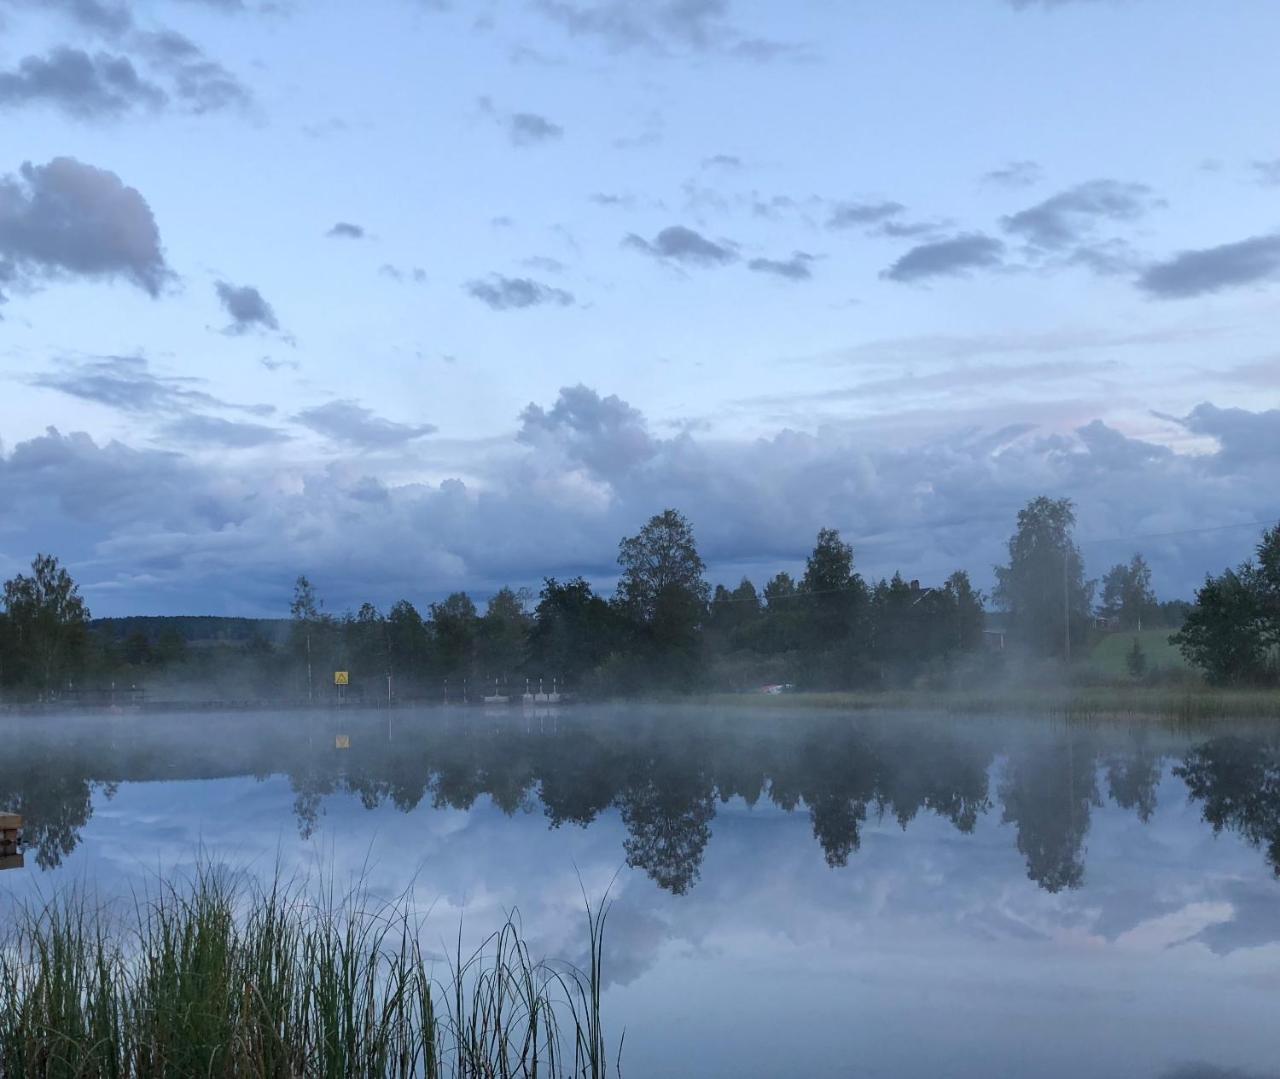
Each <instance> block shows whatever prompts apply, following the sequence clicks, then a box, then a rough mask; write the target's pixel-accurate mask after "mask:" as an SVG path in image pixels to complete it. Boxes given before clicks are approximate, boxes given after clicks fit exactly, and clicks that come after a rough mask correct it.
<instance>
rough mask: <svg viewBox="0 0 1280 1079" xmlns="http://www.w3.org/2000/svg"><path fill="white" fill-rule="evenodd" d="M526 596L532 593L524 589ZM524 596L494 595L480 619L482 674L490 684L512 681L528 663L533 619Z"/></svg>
mask: <svg viewBox="0 0 1280 1079" xmlns="http://www.w3.org/2000/svg"><path fill="white" fill-rule="evenodd" d="M521 592H524V594H525V595H527V594H528V593H527V592H525V590H524V589H521ZM524 608H525V600H524V597H523V596H522V595H519V594H517V593H515V592H513V591H512V590H511V589H510V588H502V589H499V590H498V591H497V592H495V593H494V594H493V596H492V597H491V598H490V600H489V605H488V607H486V608H485V612H484V617H483V618H481V619H480V626H479V641H478V655H479V661H480V673H481V676H482V677H483V678H485V679H486V681H487V680H491V679H497V678H508V677H510V676H511V675H513V674H515V673H516V672H517V671H518V670H519V669H520V668H521V666H522V665H523V663H524V649H525V638H526V637H527V636H528V633H529V616H528V614H526V613H525V609H524Z"/></svg>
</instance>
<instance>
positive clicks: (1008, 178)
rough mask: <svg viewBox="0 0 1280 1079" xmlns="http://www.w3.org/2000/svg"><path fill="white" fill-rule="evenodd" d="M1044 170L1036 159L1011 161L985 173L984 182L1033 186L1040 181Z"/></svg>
mask: <svg viewBox="0 0 1280 1079" xmlns="http://www.w3.org/2000/svg"><path fill="white" fill-rule="evenodd" d="M1043 174H1044V170H1042V169H1041V168H1040V166H1039V165H1038V164H1036V163H1035V162H1034V161H1010V162H1009V163H1008V164H1007V165H1002V166H1001V167H1000V168H998V169H992V170H991V171H990V172H988V173H984V174H983V177H982V179H983V182H984V183H988V184H997V185H999V186H1001V187H1031V186H1033V185H1034V184H1038V183H1039V182H1040V178H1041V176H1042V175H1043Z"/></svg>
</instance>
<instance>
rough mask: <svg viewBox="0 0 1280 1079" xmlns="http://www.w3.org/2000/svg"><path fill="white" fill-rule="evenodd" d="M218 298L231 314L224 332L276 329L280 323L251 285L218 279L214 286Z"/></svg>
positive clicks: (269, 306)
mask: <svg viewBox="0 0 1280 1079" xmlns="http://www.w3.org/2000/svg"><path fill="white" fill-rule="evenodd" d="M213 288H214V291H215V292H216V293H217V294H218V299H219V300H220V301H221V303H222V306H223V307H225V308H226V310H227V314H228V315H230V316H231V324H230V325H229V326H227V328H226V331H225V332H226V333H231V334H242V333H248V332H249V331H251V330H278V329H280V323H279V322H278V321H277V320H276V313H275V311H273V310H272V308H271V305H270V304H269V303H267V301H266V300H265V299H263V297H262V293H261V292H259V291H258V290H257V289H256V288H254V287H253V286H252V285H233V284H231V283H229V282H227V281H219V282H217V283H216V284H215V285H214V286H213Z"/></svg>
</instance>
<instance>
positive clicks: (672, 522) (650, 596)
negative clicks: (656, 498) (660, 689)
mask: <svg viewBox="0 0 1280 1079" xmlns="http://www.w3.org/2000/svg"><path fill="white" fill-rule="evenodd" d="M618 565H619V566H621V567H622V577H621V578H620V579H619V581H618V593H617V597H616V602H617V604H618V608H619V610H620V611H621V612H622V613H623V615H624V616H625V617H626V618H627V619H628V620H629V621H630V622H631V624H632V625H633V627H634V628H635V630H636V634H637V636H636V643H637V644H638V645H639V650H640V653H641V656H642V657H643V658H644V659H645V660H647V661H648V663H649V664H650V665H651V668H652V669H651V672H650V673H651V675H652V676H654V677H657V678H659V679H661V680H663V681H672V682H676V683H680V684H684V685H686V686H687V685H689V684H691V683H692V682H693V681H695V680H696V678H697V676H698V672H699V670H700V667H701V658H702V657H701V647H700V641H699V637H698V630H699V629H700V627H701V626H702V622H703V620H704V618H705V616H706V610H707V601H708V599H709V596H710V588H709V587H708V585H707V582H706V580H704V579H703V572H704V570H705V569H706V567H705V565H704V564H703V561H702V557H701V556H700V555H699V554H698V547H697V544H696V543H695V541H694V538H693V529H692V528H691V527H690V525H689V522H688V521H687V520H686V519H685V518H684V516H683V515H682V514H680V513H677V512H676V511H675V510H665V511H663V512H662V513H659V514H657V515H655V516H654V517H651V518H650V519H649V521H648V522H647V523H646V524H645V526H644V527H643V528H642V529H641V530H640V532H639V533H638V534H637V535H635V536H630V537H627V538H626V539H624V540H622V542H621V543H620V544H619V545H618Z"/></svg>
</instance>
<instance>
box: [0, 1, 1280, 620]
mask: <svg viewBox="0 0 1280 1079" xmlns="http://www.w3.org/2000/svg"><path fill="white" fill-rule="evenodd" d="M1278 38H1280V8H1277V7H1276V5H1275V4H1274V2H1273V0H1231V2H1230V3H1229V4H1226V5H1223V6H1222V7H1221V8H1220V9H1215V18H1214V19H1212V20H1206V19H1205V18H1204V10H1203V5H1202V4H1200V3H1198V2H1197V0H963V2H955V0H945V2H944V0H893V2H889V0H795V2H793V3H788V4H781V3H777V2H764V0H502V2H499V0H368V2H366V3H361V4H355V3H350V2H345V3H343V2H339V0H307V2H305V3H303V2H302V0H292V2H289V0H149V2H147V0H139V2H136V3H120V2H118V0H0V296H2V297H3V302H0V505H3V512H2V513H0V574H3V575H4V576H6V577H7V576H10V575H12V574H13V573H15V572H19V571H20V570H21V569H23V568H24V567H25V566H26V565H27V564H28V563H29V562H30V560H31V558H32V557H33V556H34V555H35V553H36V552H37V551H48V552H51V553H54V554H56V555H58V556H59V557H60V558H61V559H62V560H63V561H64V562H65V563H66V564H67V565H68V566H69V567H70V568H71V570H72V573H73V575H74V576H75V577H76V579H77V580H78V581H79V582H80V583H81V587H82V590H83V592H84V594H85V597H86V599H87V600H88V602H89V605H90V607H91V609H92V611H93V613H94V614H97V615H122V614H131V613H138V614H167V613H210V614H246V615H279V614H284V613H286V611H287V602H288V595H289V593H290V591H291V588H292V584H293V581H294V579H295V578H296V577H297V576H298V575H299V574H307V575H308V576H309V577H310V578H311V579H312V581H313V582H314V583H315V584H316V586H317V589H318V591H319V592H320V593H321V595H323V596H324V597H326V600H327V602H328V606H329V608H330V609H334V610H342V609H345V608H347V607H351V606H358V605H359V603H360V602H362V601H364V600H366V599H367V600H370V601H372V602H374V603H375V604H378V605H379V606H382V607H384V608H385V607H386V606H388V605H389V604H390V603H392V602H394V601H395V600H397V599H400V598H408V599H410V600H411V601H413V602H415V603H417V604H419V605H420V606H421V605H424V604H425V603H427V602H430V601H431V600H434V599H438V598H440V597H441V596H443V595H445V594H447V593H449V592H451V591H454V590H456V589H466V590H468V591H470V592H471V593H472V594H473V595H475V596H477V597H484V596H486V595H489V594H492V592H493V591H495V590H496V589H497V588H498V587H500V586H502V585H504V584H512V585H516V586H524V585H527V586H532V587H533V588H534V589H535V590H536V588H537V586H538V584H539V582H540V581H541V579H542V578H543V577H545V576H549V575H554V576H557V577H562V578H563V577H567V576H574V575H577V574H583V575H585V576H587V577H588V578H589V579H591V580H592V581H594V582H596V583H597V584H598V585H600V586H601V587H603V588H605V589H608V588H610V587H611V584H612V581H613V579H614V577H615V576H616V564H615V557H616V553H617V543H618V540H619V539H620V538H621V537H622V536H624V535H628V534H633V533H634V532H636V531H637V530H638V529H639V527H640V526H641V525H642V524H643V522H644V521H645V520H646V519H647V518H648V517H649V516H651V515H652V514H654V513H657V512H660V511H661V510H663V509H665V508H667V507H668V506H670V507H674V508H677V509H679V510H681V511H682V512H684V513H685V514H686V515H687V516H688V517H689V519H690V521H691V523H692V525H693V527H694V530H695V534H696V536H697V538H698V541H699V545H700V549H701V551H702V553H703V555H704V557H705V559H706V561H707V563H708V575H709V577H710V578H711V579H712V580H713V581H716V582H720V581H723V582H726V583H729V584H733V583H736V582H737V580H738V579H739V578H740V577H741V576H742V575H743V574H747V575H750V576H751V577H752V578H753V579H755V580H756V582H757V584H760V583H762V582H763V580H764V579H767V578H768V577H769V576H771V575H772V574H773V573H775V572H777V571H778V570H779V569H789V570H792V571H794V570H795V569H796V568H797V567H798V566H800V565H801V564H802V563H803V558H804V555H805V553H806V552H807V550H808V549H809V548H810V547H811V546H812V544H813V539H814V536H815V534H816V532H817V530H818V529H819V528H820V527H824V526H830V527H835V528H838V529H839V530H840V531H841V533H842V535H843V536H844V537H845V538H846V539H849V540H850V541H851V542H852V543H853V545H854V549H855V557H856V560H857V565H858V568H859V569H860V570H861V572H862V573H863V574H864V575H865V576H868V577H871V578H878V577H880V576H885V575H889V574H892V573H893V572H894V570H896V569H901V570H902V571H903V573H904V576H907V577H909V578H918V579H921V580H922V581H924V582H926V583H928V582H931V581H934V580H940V579H942V578H943V577H944V576H946V575H947V574H948V573H950V572H951V571H952V570H954V569H957V568H964V569H967V570H968V571H969V572H970V573H971V575H972V576H973V578H974V580H975V582H976V583H977V584H978V585H979V586H980V587H989V586H990V582H991V578H992V572H991V568H992V565H993V564H994V563H996V562H998V561H999V560H1000V559H1001V557H1002V554H1003V544H1004V543H1005V541H1006V540H1007V538H1008V536H1009V533H1010V532H1011V530H1012V527H1013V523H1014V518H1015V516H1016V513H1017V510H1018V509H1019V508H1020V507H1021V506H1022V505H1023V504H1025V502H1026V501H1027V500H1028V499H1030V498H1032V497H1034V496H1036V495H1039V494H1048V495H1051V496H1054V497H1069V498H1071V499H1072V500H1073V501H1074V503H1075V506H1076V511H1077V518H1078V528H1077V539H1078V540H1079V541H1080V543H1081V545H1082V549H1083V552H1084V555H1085V558H1086V564H1087V568H1088V571H1089V573H1090V574H1091V575H1093V576H1100V575H1101V574H1102V573H1103V572H1105V570H1106V569H1107V567H1108V566H1109V565H1111V564H1112V563H1113V562H1116V561H1120V560H1125V559H1127V558H1128V557H1129V555H1130V554H1132V553H1133V552H1134V551H1135V550H1141V551H1143V552H1144V553H1145V554H1146V556H1147V558H1148V560H1149V561H1150V562H1151V564H1152V568H1153V575H1154V582H1155V585H1156V588H1157V591H1158V592H1159V593H1160V594H1161V595H1162V596H1165V597H1173V596H1178V597H1190V595H1191V594H1192V592H1193V590H1194V588H1195V587H1196V585H1197V583H1198V582H1199V581H1200V580H1202V579H1203V575H1204V573H1205V572H1206V571H1215V572H1216V571H1218V570H1220V569H1221V568H1222V567H1223V566H1225V565H1227V564H1233V563H1236V562H1238V561H1240V560H1241V559H1243V558H1245V557H1247V556H1248V555H1249V554H1250V553H1251V549H1252V546H1253V545H1254V544H1255V543H1256V541H1257V538H1258V534H1259V532H1260V530H1261V527H1262V523H1265V522H1269V521H1272V520H1274V519H1276V518H1278V517H1280V504H1278V503H1277V497H1276V487H1275V475H1276V473H1277V466H1278V465H1280V348H1278V346H1277V345H1276V342H1275V339H1274V334H1273V332H1272V331H1273V327H1274V326H1275V325H1276V317H1277V314H1280V132H1278V131H1277V127H1276V123H1275V118H1274V102H1275V101H1276V100H1277V99H1278V98H1280V72H1278V71H1277V69H1276V66H1275V64H1274V55H1275V49H1276V46H1277V40H1278Z"/></svg>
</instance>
